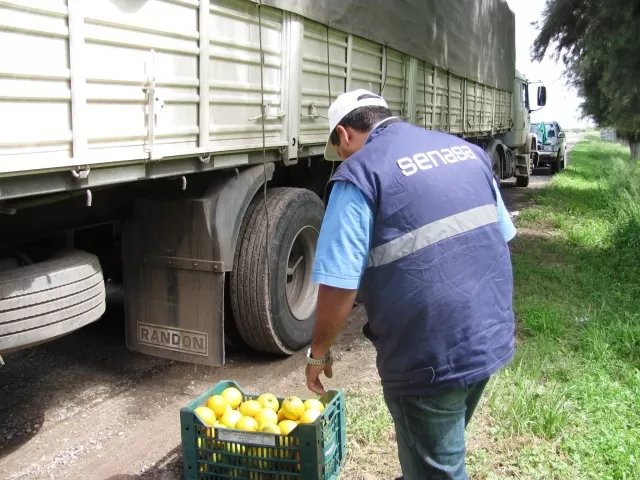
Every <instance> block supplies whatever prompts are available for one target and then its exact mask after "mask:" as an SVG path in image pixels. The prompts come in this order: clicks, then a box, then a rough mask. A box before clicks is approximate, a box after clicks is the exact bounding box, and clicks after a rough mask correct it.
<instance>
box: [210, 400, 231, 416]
mask: <svg viewBox="0 0 640 480" xmlns="http://www.w3.org/2000/svg"><path fill="white" fill-rule="evenodd" d="M228 405H229V404H228V403H227V401H226V400H225V399H224V397H223V396H222V395H214V396H213V397H209V399H208V400H207V407H209V408H210V409H211V410H213V413H215V414H216V417H217V418H220V417H221V416H222V415H224V413H225V412H226V411H227V406H228Z"/></svg>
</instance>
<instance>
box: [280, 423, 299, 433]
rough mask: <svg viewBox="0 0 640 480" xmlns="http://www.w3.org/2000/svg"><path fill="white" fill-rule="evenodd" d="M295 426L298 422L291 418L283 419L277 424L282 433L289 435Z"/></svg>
mask: <svg viewBox="0 0 640 480" xmlns="http://www.w3.org/2000/svg"><path fill="white" fill-rule="evenodd" d="M297 426H298V424H297V423H296V422H294V421H293V420H283V421H281V422H280V423H279V424H278V428H279V429H280V433H281V434H282V435H289V434H290V433H291V432H292V431H293V429H294V428H296V427H297Z"/></svg>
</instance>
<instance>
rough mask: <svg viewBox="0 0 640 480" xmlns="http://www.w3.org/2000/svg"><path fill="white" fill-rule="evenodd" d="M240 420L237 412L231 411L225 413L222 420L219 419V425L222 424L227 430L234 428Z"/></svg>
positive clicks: (240, 415)
mask: <svg viewBox="0 0 640 480" xmlns="http://www.w3.org/2000/svg"><path fill="white" fill-rule="evenodd" d="M241 418H242V414H241V413H240V412H238V411H237V410H231V411H228V412H226V413H225V414H224V415H223V416H222V418H221V419H220V423H222V424H223V425H224V426H225V427H227V428H235V426H236V423H238V421H239V420H240V419H241Z"/></svg>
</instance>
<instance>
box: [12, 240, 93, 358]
mask: <svg viewBox="0 0 640 480" xmlns="http://www.w3.org/2000/svg"><path fill="white" fill-rule="evenodd" d="M105 301H106V300H105V284H104V280H103V276H102V270H101V268H100V263H99V261H98V258H97V257H96V256H95V255H92V254H90V253H87V252H82V251H79V250H64V251H57V252H55V253H53V254H52V255H50V256H48V257H47V258H46V259H44V260H43V261H40V262H36V263H32V264H28V265H24V266H19V265H12V266H10V267H8V268H4V269H3V270H2V271H0V354H4V353H8V352H11V351H16V350H21V349H23V348H28V347H31V346H34V345H38V344H40V343H44V342H47V341H49V340H53V339H55V338H57V337H61V336H63V335H66V334H68V333H70V332H73V331H74V330H77V329H79V328H80V327H83V326H85V325H87V324H89V323H91V322H94V321H96V320H98V319H99V318H100V317H101V316H102V315H103V314H104V312H105V308H106V303H105Z"/></svg>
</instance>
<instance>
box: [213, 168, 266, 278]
mask: <svg viewBox="0 0 640 480" xmlns="http://www.w3.org/2000/svg"><path fill="white" fill-rule="evenodd" d="M274 171H275V166H274V164H273V163H271V162H269V163H266V164H265V165H255V166H252V167H249V168H245V169H243V170H240V171H238V173H237V174H235V175H233V174H231V175H225V176H223V177H222V178H220V179H218V180H217V181H215V182H214V183H212V184H211V185H210V186H209V188H207V190H206V192H205V193H204V195H203V198H204V199H207V200H208V201H209V205H210V207H209V232H210V234H211V237H212V238H214V239H217V243H218V248H219V254H220V261H221V262H223V263H224V269H225V271H230V270H231V268H232V267H233V259H234V255H235V251H236V245H237V243H238V237H239V235H240V227H241V225H242V220H243V218H244V215H245V213H246V212H247V209H248V208H249V204H250V203H251V200H253V198H254V197H255V195H256V193H257V192H258V190H259V189H260V188H261V187H262V186H264V183H265V177H266V180H267V181H269V180H271V178H273V172H274Z"/></svg>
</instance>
